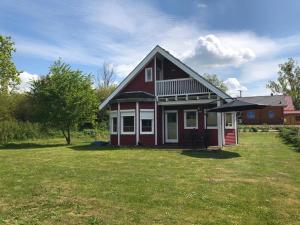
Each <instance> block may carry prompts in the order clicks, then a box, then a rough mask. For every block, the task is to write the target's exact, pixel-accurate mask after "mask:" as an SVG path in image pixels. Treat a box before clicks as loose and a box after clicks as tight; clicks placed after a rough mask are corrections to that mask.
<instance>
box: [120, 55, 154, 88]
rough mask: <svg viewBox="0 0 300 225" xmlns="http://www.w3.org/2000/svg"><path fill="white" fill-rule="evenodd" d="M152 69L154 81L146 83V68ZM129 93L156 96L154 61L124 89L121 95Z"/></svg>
mask: <svg viewBox="0 0 300 225" xmlns="http://www.w3.org/2000/svg"><path fill="white" fill-rule="evenodd" d="M149 67H151V68H152V74H153V79H152V81H151V82H145V68H149ZM129 91H145V92H148V93H150V94H154V60H151V62H149V63H148V64H147V65H146V66H145V67H144V68H143V69H142V70H141V71H140V72H139V73H138V74H137V75H136V76H135V78H133V79H132V80H131V81H130V82H129V83H128V85H127V86H126V87H124V88H123V90H122V91H121V93H123V92H129Z"/></svg>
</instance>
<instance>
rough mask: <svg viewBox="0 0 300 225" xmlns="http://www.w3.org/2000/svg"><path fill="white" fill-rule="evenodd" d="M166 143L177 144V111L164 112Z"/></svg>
mask: <svg viewBox="0 0 300 225" xmlns="http://www.w3.org/2000/svg"><path fill="white" fill-rule="evenodd" d="M165 137H166V143H178V114H177V111H165Z"/></svg>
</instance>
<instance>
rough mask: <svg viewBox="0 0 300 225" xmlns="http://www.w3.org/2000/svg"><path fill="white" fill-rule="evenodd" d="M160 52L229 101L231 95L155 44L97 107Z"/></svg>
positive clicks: (118, 90) (105, 103) (107, 101)
mask: <svg viewBox="0 0 300 225" xmlns="http://www.w3.org/2000/svg"><path fill="white" fill-rule="evenodd" d="M157 53H159V54H161V55H162V56H163V57H165V58H166V59H168V60H169V61H171V62H172V63H174V64H175V65H176V66H178V67H179V68H180V69H182V70H183V71H184V72H186V73H187V74H189V75H190V76H191V77H192V78H194V79H195V80H197V81H199V82H200V83H202V84H203V85H204V86H205V87H207V88H208V89H210V90H211V91H212V92H214V93H215V94H217V95H218V96H220V97H221V98H222V99H224V100H225V101H227V102H229V101H231V97H230V96H229V95H228V94H226V93H225V92H224V91H222V90H221V89H219V88H217V87H216V86H214V85H213V84H211V83H210V82H208V81H207V80H206V79H205V78H203V77H202V76H201V75H200V74H198V73H197V72H195V71H194V70H193V69H191V68H190V67H188V66H187V65H186V64H184V63H183V62H181V61H180V60H179V59H177V58H176V57H174V56H173V55H171V54H170V53H169V52H168V51H166V50H165V49H163V48H162V47H160V46H159V45H157V46H156V47H155V48H154V49H153V50H152V51H151V52H150V53H149V54H148V55H147V56H146V57H145V58H144V59H143V60H142V61H141V62H140V63H139V64H138V65H137V66H136V67H135V68H134V70H133V71H132V72H131V73H130V74H129V75H128V76H127V77H126V78H125V79H124V80H123V81H122V82H121V83H120V85H119V86H118V87H117V88H116V90H115V91H114V92H113V93H112V94H111V95H110V96H108V98H107V99H105V101H104V102H102V103H101V104H100V106H99V109H100V110H101V109H103V108H104V107H105V106H106V105H107V104H108V103H109V101H110V100H112V99H113V98H114V97H115V96H116V95H117V94H118V93H119V92H120V91H121V90H122V89H123V88H124V87H125V86H126V85H127V84H128V83H129V82H130V81H131V80H132V79H133V78H134V77H135V76H136V75H137V74H138V73H139V72H140V71H141V69H143V68H144V66H146V65H147V63H148V62H149V61H150V60H151V59H152V58H153V57H154V56H155V55H156V54H157Z"/></svg>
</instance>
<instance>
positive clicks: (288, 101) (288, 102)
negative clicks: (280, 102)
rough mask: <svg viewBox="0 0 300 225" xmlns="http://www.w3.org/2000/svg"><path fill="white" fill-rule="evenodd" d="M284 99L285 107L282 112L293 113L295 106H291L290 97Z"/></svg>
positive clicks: (291, 100)
mask: <svg viewBox="0 0 300 225" xmlns="http://www.w3.org/2000/svg"><path fill="white" fill-rule="evenodd" d="M284 99H285V101H286V107H284V111H295V106H294V104H293V99H292V97H291V96H284ZM298 111H299V110H298Z"/></svg>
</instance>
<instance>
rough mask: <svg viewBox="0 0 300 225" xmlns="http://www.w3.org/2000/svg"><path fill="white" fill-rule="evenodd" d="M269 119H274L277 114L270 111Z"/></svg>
mask: <svg viewBox="0 0 300 225" xmlns="http://www.w3.org/2000/svg"><path fill="white" fill-rule="evenodd" d="M268 117H269V119H273V118H274V117H275V113H274V112H272V111H269V112H268Z"/></svg>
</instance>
